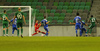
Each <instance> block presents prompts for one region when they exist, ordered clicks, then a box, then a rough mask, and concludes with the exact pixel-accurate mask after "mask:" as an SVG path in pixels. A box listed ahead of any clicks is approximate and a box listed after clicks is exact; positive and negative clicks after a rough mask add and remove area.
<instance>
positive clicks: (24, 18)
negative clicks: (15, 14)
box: [23, 15, 26, 25]
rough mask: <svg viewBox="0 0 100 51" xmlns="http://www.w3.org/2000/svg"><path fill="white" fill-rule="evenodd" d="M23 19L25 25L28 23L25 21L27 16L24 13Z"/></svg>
mask: <svg viewBox="0 0 100 51" xmlns="http://www.w3.org/2000/svg"><path fill="white" fill-rule="evenodd" d="M23 20H24V23H25V25H26V21H25V17H24V15H23Z"/></svg>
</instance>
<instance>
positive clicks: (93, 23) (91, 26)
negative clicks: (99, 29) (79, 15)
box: [87, 15, 98, 36]
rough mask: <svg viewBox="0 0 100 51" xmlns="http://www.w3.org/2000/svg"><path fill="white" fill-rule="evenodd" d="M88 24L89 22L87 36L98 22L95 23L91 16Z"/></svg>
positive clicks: (95, 20)
mask: <svg viewBox="0 0 100 51" xmlns="http://www.w3.org/2000/svg"><path fill="white" fill-rule="evenodd" d="M90 22H91V24H90V26H89V28H88V30H87V33H89V31H90V34H89V36H91V32H92V29H93V28H94V27H95V22H97V23H98V21H97V19H96V18H94V17H93V15H91V18H90V19H89V23H90Z"/></svg>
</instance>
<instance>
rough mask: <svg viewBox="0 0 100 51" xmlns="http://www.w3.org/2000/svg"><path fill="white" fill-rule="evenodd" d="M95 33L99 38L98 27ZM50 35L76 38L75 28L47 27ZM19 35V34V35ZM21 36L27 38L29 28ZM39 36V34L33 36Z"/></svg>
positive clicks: (15, 34) (0, 30) (10, 33)
mask: <svg viewBox="0 0 100 51" xmlns="http://www.w3.org/2000/svg"><path fill="white" fill-rule="evenodd" d="M96 29H97V32H96V33H94V34H95V35H96V36H100V27H97V28H96ZM40 30H41V31H44V32H45V30H44V28H43V27H40ZM49 31H50V34H49V36H73V37H74V36H76V33H75V26H49ZM8 33H9V36H11V35H12V27H9V32H8ZM20 34H21V33H20ZM2 35H3V28H2V26H0V36H2ZM14 36H17V31H16V30H15V33H14ZM23 36H29V27H23ZM35 36H41V33H39V34H37V35H35Z"/></svg>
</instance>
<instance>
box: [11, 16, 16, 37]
mask: <svg viewBox="0 0 100 51" xmlns="http://www.w3.org/2000/svg"><path fill="white" fill-rule="evenodd" d="M13 20H14V19H12V20H10V22H13ZM15 30H17V18H15V21H14V23H13V24H12V36H13V35H14V31H15Z"/></svg>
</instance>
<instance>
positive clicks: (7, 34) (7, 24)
mask: <svg viewBox="0 0 100 51" xmlns="http://www.w3.org/2000/svg"><path fill="white" fill-rule="evenodd" d="M6 27H7V29H6V36H8V24H6Z"/></svg>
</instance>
